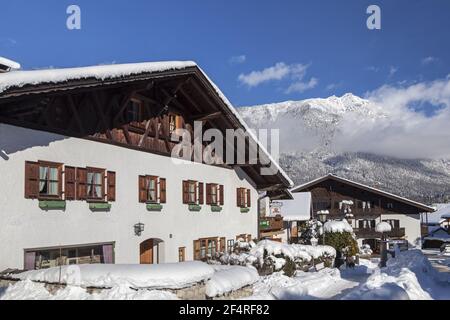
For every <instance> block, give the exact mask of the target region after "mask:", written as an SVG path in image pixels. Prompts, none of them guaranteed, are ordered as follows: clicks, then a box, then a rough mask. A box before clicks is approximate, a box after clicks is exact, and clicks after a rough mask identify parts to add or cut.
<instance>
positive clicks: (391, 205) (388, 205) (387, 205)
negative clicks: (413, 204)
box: [386, 202, 394, 209]
mask: <svg viewBox="0 0 450 320" xmlns="http://www.w3.org/2000/svg"><path fill="white" fill-rule="evenodd" d="M386 208H387V209H394V204H393V203H392V202H388V203H386Z"/></svg>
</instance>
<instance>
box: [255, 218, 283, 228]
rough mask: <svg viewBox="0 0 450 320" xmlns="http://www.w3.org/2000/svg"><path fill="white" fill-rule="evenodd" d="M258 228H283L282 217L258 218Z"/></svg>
mask: <svg viewBox="0 0 450 320" xmlns="http://www.w3.org/2000/svg"><path fill="white" fill-rule="evenodd" d="M259 228H260V230H261V231H276V230H282V229H283V217H282V216H276V217H263V218H261V219H260V220H259Z"/></svg>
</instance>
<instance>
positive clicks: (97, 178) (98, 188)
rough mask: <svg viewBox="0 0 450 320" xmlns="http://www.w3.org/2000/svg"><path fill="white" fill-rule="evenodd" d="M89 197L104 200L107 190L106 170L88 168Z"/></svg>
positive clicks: (87, 184) (87, 185) (87, 186)
mask: <svg viewBox="0 0 450 320" xmlns="http://www.w3.org/2000/svg"><path fill="white" fill-rule="evenodd" d="M86 188H87V198H88V199H89V200H103V198H104V192H105V170H104V169H97V168H87V182H86Z"/></svg>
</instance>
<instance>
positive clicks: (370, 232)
mask: <svg viewBox="0 0 450 320" xmlns="http://www.w3.org/2000/svg"><path fill="white" fill-rule="evenodd" d="M353 231H354V232H355V234H356V236H357V237H358V238H376V239H378V238H381V233H380V232H376V231H375V229H374V228H359V229H353ZM387 236H388V237H392V238H401V237H404V236H405V228H395V229H392V231H391V232H388V233H387Z"/></svg>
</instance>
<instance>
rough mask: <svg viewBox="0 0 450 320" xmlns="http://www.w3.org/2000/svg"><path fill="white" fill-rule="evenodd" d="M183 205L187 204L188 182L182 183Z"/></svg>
mask: <svg viewBox="0 0 450 320" xmlns="http://www.w3.org/2000/svg"><path fill="white" fill-rule="evenodd" d="M183 203H184V204H188V203H189V181H183Z"/></svg>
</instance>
